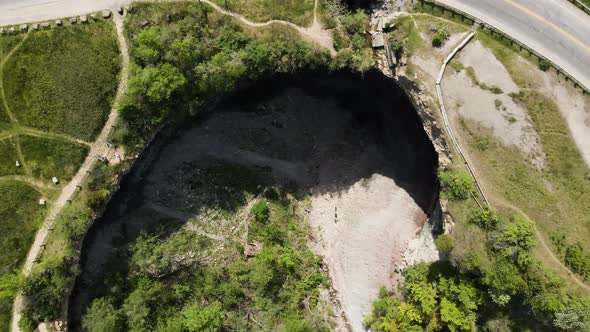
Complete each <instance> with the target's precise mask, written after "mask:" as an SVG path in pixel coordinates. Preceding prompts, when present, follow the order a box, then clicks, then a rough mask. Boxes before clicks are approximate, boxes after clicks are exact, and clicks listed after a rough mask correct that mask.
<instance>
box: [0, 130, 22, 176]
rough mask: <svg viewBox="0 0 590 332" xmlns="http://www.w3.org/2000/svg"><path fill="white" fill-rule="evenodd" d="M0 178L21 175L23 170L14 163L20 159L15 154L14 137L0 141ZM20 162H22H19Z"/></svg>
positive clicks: (15, 144) (15, 143)
mask: <svg viewBox="0 0 590 332" xmlns="http://www.w3.org/2000/svg"><path fill="white" fill-rule="evenodd" d="M0 156H1V157H2V158H0V176H5V175H16V174H23V173H24V171H23V168H22V167H21V168H17V167H16V161H17V160H19V159H20V158H19V157H18V152H17V139H16V138H15V137H10V138H5V139H2V140H0ZM20 162H22V161H20Z"/></svg>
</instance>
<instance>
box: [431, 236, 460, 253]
mask: <svg viewBox="0 0 590 332" xmlns="http://www.w3.org/2000/svg"><path fill="white" fill-rule="evenodd" d="M434 244H435V245H436V250H438V251H440V252H443V253H446V254H448V253H450V252H451V251H452V250H453V248H454V247H455V239H453V237H452V236H450V235H449V234H442V235H440V236H439V237H437V238H436V240H435V241H434Z"/></svg>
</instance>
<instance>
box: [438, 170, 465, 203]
mask: <svg viewBox="0 0 590 332" xmlns="http://www.w3.org/2000/svg"><path fill="white" fill-rule="evenodd" d="M438 178H439V180H440V184H441V187H442V189H443V191H444V192H445V193H447V195H448V196H449V198H450V199H451V200H464V199H467V198H468V197H469V192H470V191H471V190H472V189H473V180H472V179H471V175H470V174H469V172H467V171H466V170H464V169H459V170H448V171H440V172H439V173H438Z"/></svg>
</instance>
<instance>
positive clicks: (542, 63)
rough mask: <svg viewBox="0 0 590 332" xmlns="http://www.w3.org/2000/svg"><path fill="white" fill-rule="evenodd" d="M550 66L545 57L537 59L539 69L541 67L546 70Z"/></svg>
mask: <svg viewBox="0 0 590 332" xmlns="http://www.w3.org/2000/svg"><path fill="white" fill-rule="evenodd" d="M550 67H551V64H550V63H549V61H547V60H545V59H540V60H539V69H541V70H542V71H548V70H549V68H550Z"/></svg>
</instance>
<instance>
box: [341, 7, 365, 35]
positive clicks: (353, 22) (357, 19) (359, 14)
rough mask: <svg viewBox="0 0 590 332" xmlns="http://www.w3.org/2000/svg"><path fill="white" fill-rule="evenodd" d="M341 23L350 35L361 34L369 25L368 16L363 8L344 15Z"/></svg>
mask: <svg viewBox="0 0 590 332" xmlns="http://www.w3.org/2000/svg"><path fill="white" fill-rule="evenodd" d="M342 24H344V27H345V28H346V31H347V32H348V33H349V34H351V35H354V34H363V33H365V30H366V29H367V27H368V26H369V16H368V15H367V14H366V13H365V12H364V11H363V10H361V9H357V10H356V12H354V13H351V14H348V15H345V16H344V17H343V18H342Z"/></svg>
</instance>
